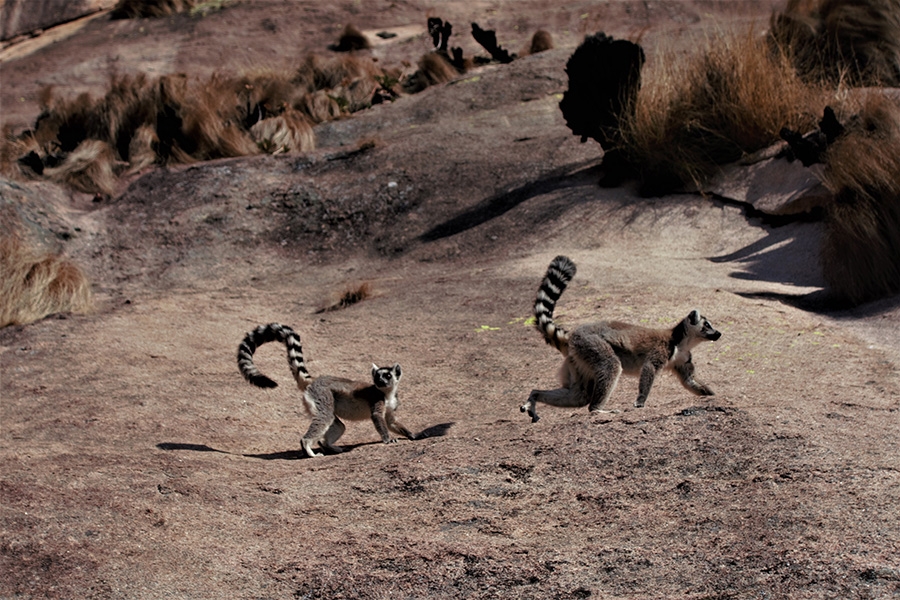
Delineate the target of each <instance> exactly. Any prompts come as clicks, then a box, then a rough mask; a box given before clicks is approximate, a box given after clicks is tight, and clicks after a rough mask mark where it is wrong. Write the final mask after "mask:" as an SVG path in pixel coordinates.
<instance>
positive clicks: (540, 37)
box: [519, 29, 553, 56]
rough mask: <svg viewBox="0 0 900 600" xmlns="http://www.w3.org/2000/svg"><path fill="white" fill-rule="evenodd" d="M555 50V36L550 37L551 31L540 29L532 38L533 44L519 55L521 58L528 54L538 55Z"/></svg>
mask: <svg viewBox="0 0 900 600" xmlns="http://www.w3.org/2000/svg"><path fill="white" fill-rule="evenodd" d="M552 49H553V36H552V35H550V32H549V31H545V30H543V29H539V30H538V31H535V32H534V35H533V36H531V44H529V46H528V47H527V48H526V49H524V50H522V52H520V53H519V54H520V55H521V56H525V55H528V54H537V53H538V52H544V51H546V50H552Z"/></svg>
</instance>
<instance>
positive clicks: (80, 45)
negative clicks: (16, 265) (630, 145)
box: [0, 0, 900, 599]
mask: <svg viewBox="0 0 900 600" xmlns="http://www.w3.org/2000/svg"><path fill="white" fill-rule="evenodd" d="M770 8H771V5H768V4H767V5H763V3H756V2H746V3H742V2H724V1H722V2H700V1H696V2H616V3H594V2H580V3H578V2H572V3H565V4H564V5H563V6H557V5H556V4H553V5H551V4H549V3H545V2H496V3H471V2H468V3H462V2H450V3H440V4H438V3H427V2H394V3H372V5H371V6H370V4H369V3H363V4H347V5H341V6H334V7H330V8H325V7H321V6H320V5H319V4H317V3H311V2H310V3H307V2H292V3H284V2H275V1H271V2H268V1H263V0H257V1H256V2H252V3H251V2H246V3H241V2H234V3H231V4H227V5H226V6H225V7H224V8H223V9H222V10H220V11H217V12H214V13H211V14H209V15H207V16H206V17H204V18H190V17H187V16H181V17H174V18H169V19H162V20H154V21H149V20H144V21H116V22H110V21H108V20H105V19H103V18H95V19H93V20H92V21H90V22H89V23H88V24H86V25H85V26H84V27H83V28H82V29H80V30H79V31H78V32H76V33H74V34H72V35H71V37H67V38H63V39H58V40H57V41H55V42H54V43H53V44H51V45H47V46H44V47H38V46H35V47H34V49H32V50H30V51H28V52H22V53H20V54H19V55H16V56H12V55H8V56H7V57H6V58H5V59H4V62H2V63H0V69H2V73H0V75H2V78H3V86H2V88H0V101H2V104H3V120H4V124H8V125H10V126H12V127H14V128H18V127H24V126H27V125H28V124H29V123H30V122H32V121H33V119H34V118H35V117H36V115H37V106H36V104H35V101H34V99H35V98H36V94H37V90H38V89H39V87H40V86H41V85H42V84H46V83H55V84H57V85H58V86H61V87H64V89H71V90H72V91H73V92H80V91H92V92H94V93H97V94H99V93H100V92H102V89H103V85H104V83H105V78H106V76H107V75H108V73H109V69H115V70H119V71H129V70H135V71H145V72H148V73H155V74H159V73H167V72H175V71H188V72H190V73H192V74H197V75H200V76H205V75H206V74H208V73H210V72H212V70H214V69H216V68H223V69H225V68H235V69H237V68H240V67H244V66H246V65H248V64H258V63H260V62H267V63H268V64H276V63H278V64H281V63H287V62H288V61H290V60H295V59H296V58H297V57H298V56H303V55H305V52H306V51H309V50H321V51H324V48H325V47H326V46H327V44H329V43H331V42H332V41H334V38H335V37H336V35H337V33H338V32H339V31H340V30H341V28H342V27H343V25H344V24H345V23H347V22H349V21H351V20H352V21H353V22H355V23H356V24H357V25H358V26H359V27H361V28H362V29H365V30H379V29H385V28H397V29H400V28H407V29H405V31H409V32H413V31H415V30H416V28H420V29H418V31H419V33H418V34H410V35H409V36H408V37H403V36H399V39H398V40H397V41H396V43H395V44H394V45H390V44H385V45H383V46H379V47H376V48H375V49H374V50H373V52H375V53H378V55H379V57H380V60H384V61H400V60H408V61H411V62H412V63H414V62H415V60H416V59H417V57H418V56H419V55H420V54H421V53H422V52H424V51H426V50H427V49H428V45H429V40H427V39H426V37H425V36H424V22H425V19H426V17H427V16H432V15H437V16H441V17H443V18H445V19H447V20H451V21H454V22H458V23H460V24H465V23H468V22H469V21H475V20H477V21H479V23H480V24H481V25H482V26H483V27H491V28H495V29H496V30H497V31H498V36H499V37H500V39H501V41H502V40H504V39H509V40H510V41H509V42H508V43H507V45H508V46H510V47H512V48H517V47H518V46H519V45H520V44H524V43H525V41H526V40H527V38H528V37H529V36H530V34H531V32H533V30H535V29H537V28H545V29H547V30H548V31H550V32H551V33H552V34H553V36H554V39H555V40H556V42H557V49H556V50H553V51H550V52H547V53H542V54H539V55H535V56H531V57H527V58H524V59H521V60H517V61H515V62H513V63H512V64H510V65H506V66H500V65H491V66H487V67H483V68H481V69H479V70H478V71H476V72H473V73H470V74H468V75H466V76H464V77H462V78H460V79H459V80H458V81H456V82H453V83H451V84H447V85H444V86H439V87H434V88H429V89H428V90H426V91H425V92H422V93H421V94H417V95H415V96H407V97H404V98H401V99H400V100H398V101H396V102H394V103H392V104H388V105H380V106H377V107H375V108H373V109H370V110H368V111H365V112H363V113H357V114H356V115H355V116H353V117H352V118H349V119H346V120H342V121H338V122H333V123H330V124H326V125H322V126H320V127H319V128H318V129H317V131H316V135H317V139H318V145H319V149H318V150H316V151H315V152H312V153H310V154H308V155H303V156H300V155H281V156H275V157H270V156H261V157H248V158H240V159H228V160H221V161H214V162H209V163H201V164H196V165H192V166H184V167H167V168H158V169H154V170H151V171H149V172H146V173H143V174H142V175H140V176H139V177H136V178H133V179H131V180H128V181H124V182H123V185H122V190H121V192H120V193H118V194H117V195H115V196H114V197H113V198H111V199H108V200H103V201H100V202H93V201H92V199H91V198H89V197H84V196H80V195H74V194H71V193H69V192H66V191H64V190H61V189H60V188H57V187H55V186H53V185H51V184H47V183H37V182H10V181H5V182H3V183H2V187H0V192H2V197H3V201H4V202H7V203H12V204H14V205H15V206H17V207H18V208H19V210H20V211H21V212H22V214H24V215H26V216H28V217H29V219H31V221H32V222H34V223H36V224H39V225H40V226H41V227H42V229H43V230H44V231H46V232H49V233H48V235H50V236H51V237H54V238H55V239H56V240H57V241H60V243H62V241H61V240H64V246H65V249H66V252H67V253H68V254H69V255H70V256H72V257H73V258H75V259H76V260H77V261H78V262H79V264H81V265H82V266H83V268H84V269H85V270H86V271H87V272H88V274H89V275H90V277H91V280H92V281H93V282H94V291H95V297H96V309H95V310H94V311H93V312H92V313H91V314H87V315H70V316H65V317H63V316H61V317H58V318H57V317H53V318H49V319H46V320H43V321H41V322H38V323H35V324H32V325H28V326H22V327H8V328H5V329H4V330H2V331H0V363H2V370H0V377H2V379H0V394H2V401H0V422H2V430H0V431H2V434H0V456H2V463H3V465H4V466H3V468H2V471H0V522H2V528H0V568H2V571H3V573H4V574H5V575H4V577H3V578H0V597H3V598H20V597H21V598H160V597H184V598H222V597H228V598H291V597H296V598H387V597H408V598H420V597H442V598H586V597H594V598H672V597H682V598H696V599H700V598H704V599H713V598H716V599H724V598H889V597H895V596H897V595H898V594H900V561H898V558H897V557H898V556H900V527H898V518H897V509H896V507H897V499H898V497H900V460H898V454H897V449H896V444H897V437H898V433H900V421H898V409H900V395H898V393H900V376H898V367H897V365H898V359H900V343H898V342H897V339H898V338H897V335H896V333H897V329H898V322H900V310H898V308H897V302H896V299H888V300H885V301H883V302H881V303H878V304H877V305H868V306H864V307H861V308H859V309H856V310H854V311H844V312H834V311H826V310H824V309H822V306H823V305H822V304H821V303H819V302H818V301H817V300H816V299H817V298H820V297H821V296H822V278H821V275H820V273H819V268H818V263H817V251H818V239H819V235H820V224H818V223H816V222H806V221H803V220H795V221H791V222H785V219H778V220H777V221H776V220H768V219H765V218H762V217H760V216H759V215H758V214H757V213H756V212H754V211H749V210H747V209H746V208H745V207H744V206H742V205H739V204H735V203H732V202H726V201H722V200H719V199H717V198H715V197H704V196H701V195H698V194H682V195H677V196H668V197H664V198H657V199H641V198H638V197H637V196H636V195H635V193H634V190H633V189H632V188H631V187H628V186H626V187H623V188H618V189H613V190H606V189H601V188H600V187H599V186H597V185H596V182H597V178H598V172H597V165H598V164H599V162H600V151H599V148H598V147H597V146H596V145H592V144H590V143H589V144H580V143H579V141H578V139H577V138H574V137H573V136H572V135H571V133H570V131H569V130H568V129H567V128H566V126H565V123H564V121H563V119H562V116H561V114H560V113H559V109H558V106H557V105H558V102H559V98H560V94H561V93H562V92H563V91H565V89H566V78H565V73H564V70H563V69H564V65H565V61H566V59H567V57H568V55H569V54H570V53H571V51H572V49H573V48H574V46H575V45H577V43H578V41H579V40H580V38H581V36H582V35H583V34H584V33H585V32H591V31H595V30H600V29H602V30H605V31H607V32H608V33H612V34H614V35H617V36H629V37H633V36H636V35H638V34H642V35H643V40H644V42H645V44H646V46H647V47H648V48H653V47H654V44H656V43H662V41H664V40H674V41H673V43H681V44H685V45H689V44H688V43H687V40H689V39H690V36H691V35H694V34H695V33H698V32H702V31H704V30H705V29H708V28H710V27H721V26H723V25H727V24H729V23H739V24H741V25H744V24H746V23H748V22H758V23H759V24H761V26H764V24H765V22H766V18H767V16H768V11H769V9H770ZM267 23H269V24H268V25H267ZM464 30H465V27H464V26H460V28H459V30H458V31H460V32H462V31H464ZM460 36H461V37H462V33H460ZM504 36H508V38H505V37H504ZM12 48H15V46H13V47H12ZM10 50H11V49H7V50H6V51H5V52H9V51H10ZM475 50H476V48H475V47H474V46H473V47H472V50H471V51H472V52H475ZM363 140H366V141H370V142H371V141H374V144H372V143H366V144H362V145H361V144H360V142H361V141H363ZM557 254H567V255H569V256H570V257H572V258H573V260H574V261H575V262H576V263H577V264H578V268H579V271H578V275H577V276H576V278H575V280H574V281H573V283H572V285H571V286H570V288H569V289H568V290H567V291H566V292H565V295H564V296H563V298H562V300H561V302H560V304H559V308H558V311H557V319H558V321H559V322H561V323H563V324H568V325H572V324H576V323H579V322H583V321H587V320H590V319H595V318H615V319H620V320H627V321H632V322H635V323H641V324H645V325H653V326H659V327H670V326H672V325H674V324H675V323H676V322H677V321H678V320H679V319H681V318H682V317H684V316H685V315H686V314H687V313H688V312H689V311H690V310H691V309H693V308H699V309H700V310H701V311H702V312H703V313H704V314H705V315H706V316H707V317H709V318H710V319H711V320H712V322H713V323H714V324H715V325H716V326H717V327H718V328H719V329H720V330H721V331H722V332H723V336H722V338H721V339H720V340H719V341H718V342H715V343H711V344H705V345H703V346H700V347H699V348H698V349H697V350H696V351H695V358H694V361H695V362H696V363H697V369H698V374H699V377H700V378H701V379H702V380H703V381H705V382H707V383H708V384H709V385H710V386H711V387H712V388H713V389H714V390H715V391H716V392H717V395H716V396H714V397H710V398H698V397H694V396H691V395H689V394H688V393H687V392H686V391H685V390H684V389H683V388H682V387H681V386H680V385H679V384H678V383H677V382H676V381H675V380H674V379H673V378H672V377H669V376H666V377H663V378H661V379H660V380H659V381H658V382H657V384H656V385H655V387H654V390H653V393H652V394H651V396H650V399H649V401H648V403H647V407H646V408H643V409H635V408H632V402H633V401H634V398H635V396H636V393H637V382H636V380H634V379H633V378H627V377H623V378H622V380H621V381H620V383H619V386H618V389H617V390H616V392H615V393H614V395H613V397H612V399H611V400H610V406H609V407H610V408H613V409H618V410H619V411H620V412H618V413H616V414H602V415H590V414H588V412H587V410H586V409H578V410H575V409H554V408H552V407H543V408H542V409H541V417H542V418H541V420H540V421H539V422H538V423H534V424H533V423H531V422H530V420H529V419H528V418H527V417H526V416H524V415H523V414H521V413H520V412H519V410H518V407H519V405H520V404H521V403H522V402H523V401H524V400H525V399H526V398H527V396H528V393H529V391H530V390H531V389H533V388H540V389H547V388H550V387H555V381H554V377H555V371H556V367H557V365H558V363H559V358H558V355H555V354H554V352H555V351H552V350H551V349H550V348H549V347H548V346H546V345H545V344H544V343H543V342H542V341H541V340H540V337H539V335H538V334H537V333H536V332H535V331H534V329H533V328H532V327H531V326H530V325H528V324H527V323H526V320H527V318H528V317H529V316H530V311H531V305H532V302H533V299H534V294H535V291H536V290H537V286H538V284H539V282H540V279H541V277H542V275H543V273H544V270H545V269H546V267H547V264H548V263H549V261H550V260H551V259H552V258H553V257H554V256H555V255H557ZM362 283H367V284H368V285H369V287H370V289H371V291H372V293H371V296H370V297H369V298H368V299H366V300H364V301H362V302H360V303H357V304H354V305H353V306H350V307H348V308H345V309H342V310H336V311H330V312H320V309H322V308H324V307H327V306H329V305H331V304H333V303H334V302H335V301H336V300H337V299H338V298H339V297H340V295H341V294H342V293H343V292H345V291H346V290H348V289H354V288H356V287H358V286H359V285H360V284H362ZM811 307H819V309H818V310H811ZM271 321H279V322H283V323H286V324H289V325H291V326H293V327H294V328H296V329H297V330H298V332H299V333H300V335H301V337H302V339H303V347H304V350H305V352H306V355H307V362H308V366H309V368H310V371H311V372H312V373H313V375H320V374H334V375H342V376H348V377H353V378H362V379H365V378H366V377H368V371H369V368H370V364H371V363H372V362H376V363H378V364H389V363H394V362H399V363H400V364H401V365H402V366H403V373H404V375H403V381H402V383H401V394H400V398H401V401H402V408H401V410H400V413H399V414H400V418H401V420H402V422H404V423H405V424H406V425H407V426H408V427H409V428H410V429H412V430H413V431H415V432H416V433H419V434H420V435H419V436H417V438H418V439H416V440H414V441H410V440H401V441H399V442H398V443H397V444H392V445H384V444H381V443H380V441H378V437H377V435H376V434H375V431H374V429H373V428H372V426H371V425H370V424H368V423H365V422H360V423H351V424H349V425H348V428H347V433H346V434H345V436H344V437H343V438H342V439H341V443H342V444H343V445H344V448H345V452H344V453H342V454H339V455H331V456H325V457H322V458H317V459H306V458H304V457H303V456H302V453H301V451H300V444H299V438H300V436H301V435H302V433H303V432H304V431H305V428H306V426H307V423H308V419H307V417H306V416H305V415H304V414H303V411H302V407H301V403H300V401H299V398H298V394H297V392H296V389H293V390H292V386H291V379H290V374H289V372H288V370H287V369H286V368H285V365H284V351H283V349H282V348H280V347H276V346H275V345H270V346H265V347H263V348H261V349H260V350H259V351H258V353H257V363H258V365H259V366H260V368H261V369H262V370H263V371H264V372H266V373H268V374H270V375H271V376H272V377H273V378H275V379H277V380H278V381H279V382H280V383H281V384H282V385H281V386H280V387H278V388H276V389H275V390H270V391H264V390H259V389H255V388H252V387H250V386H248V385H247V384H246V382H244V381H243V379H242V378H241V377H240V375H239V373H238V371H237V368H236V363H235V352H236V349H237V344H238V343H239V342H240V340H241V338H242V336H243V335H244V333H245V332H246V331H248V330H250V329H252V328H253V327H255V326H256V325H257V324H260V323H266V322H271Z"/></svg>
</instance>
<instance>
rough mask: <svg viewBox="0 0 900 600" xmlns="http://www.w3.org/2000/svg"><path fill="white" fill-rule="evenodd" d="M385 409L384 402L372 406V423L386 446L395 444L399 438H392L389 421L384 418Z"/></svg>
mask: <svg viewBox="0 0 900 600" xmlns="http://www.w3.org/2000/svg"><path fill="white" fill-rule="evenodd" d="M385 408H386V406H385V403H384V402H383V401H382V402H377V403H375V404H374V405H372V423H373V424H374V425H375V430H376V431H377V432H378V434H379V435H380V436H381V441H382V442H384V443H385V444H393V443H394V442H396V441H397V438H395V437H394V436H392V435H391V432H390V431H389V429H388V425H387V420H385V418H384V414H385Z"/></svg>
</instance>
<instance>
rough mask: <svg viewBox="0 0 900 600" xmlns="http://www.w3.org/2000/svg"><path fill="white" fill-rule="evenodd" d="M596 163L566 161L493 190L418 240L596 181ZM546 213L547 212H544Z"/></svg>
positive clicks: (452, 231) (471, 225)
mask: <svg viewBox="0 0 900 600" xmlns="http://www.w3.org/2000/svg"><path fill="white" fill-rule="evenodd" d="M599 172H600V166H599V165H598V164H597V161H596V160H593V159H592V160H590V161H583V162H581V163H578V164H576V165H574V166H573V165H567V166H565V167H561V168H558V169H554V170H553V171H550V173H548V174H547V175H546V176H545V177H543V178H542V179H539V180H537V181H534V182H531V183H528V184H525V185H523V186H521V187H517V188H515V189H513V190H510V191H505V192H500V193H498V194H494V195H493V196H491V197H490V198H485V199H484V200H482V201H481V202H479V203H478V204H477V205H475V206H473V207H472V208H470V209H468V210H466V211H465V212H463V213H460V214H458V215H456V216H455V217H453V218H452V219H450V220H448V221H444V222H443V223H441V224H439V225H436V226H434V227H432V228H431V229H429V230H428V231H426V232H425V233H423V234H422V235H420V236H419V240H420V241H422V242H435V241H437V240H440V239H443V238H447V237H451V236H454V235H456V234H458V233H462V232H463V231H467V230H469V229H472V228H474V227H478V226H479V225H482V224H484V223H486V222H488V221H490V220H491V219H496V218H497V217H500V216H502V215H504V214H505V213H507V212H509V211H511V210H512V209H514V208H515V207H517V206H518V205H520V204H522V203H523V202H526V201H528V200H531V199H532V198H535V197H536V196H540V195H542V194H547V193H549V192H553V191H556V190H560V189H568V188H579V187H582V186H584V185H586V184H587V185H591V186H596V185H597V179H598V177H599V175H598V173H599ZM558 212H559V207H551V208H550V209H548V213H549V214H557V213H558ZM548 216H549V215H548ZM534 219H535V221H538V222H539V221H541V220H543V219H542V218H541V217H540V216H536V217H534Z"/></svg>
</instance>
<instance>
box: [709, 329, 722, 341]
mask: <svg viewBox="0 0 900 600" xmlns="http://www.w3.org/2000/svg"><path fill="white" fill-rule="evenodd" d="M720 337H722V332H721V331H717V332H715V333H714V334H712V335H711V336H709V339H710V340H712V341H716V340H717V339H719V338H720Z"/></svg>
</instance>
